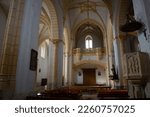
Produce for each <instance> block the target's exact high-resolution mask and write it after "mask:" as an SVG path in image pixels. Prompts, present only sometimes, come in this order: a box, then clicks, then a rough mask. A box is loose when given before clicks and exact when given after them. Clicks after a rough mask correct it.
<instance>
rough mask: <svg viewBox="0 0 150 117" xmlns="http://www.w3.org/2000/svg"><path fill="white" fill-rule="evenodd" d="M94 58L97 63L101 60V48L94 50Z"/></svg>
mask: <svg viewBox="0 0 150 117" xmlns="http://www.w3.org/2000/svg"><path fill="white" fill-rule="evenodd" d="M96 57H97V60H98V61H99V60H100V59H101V57H102V51H101V48H96Z"/></svg>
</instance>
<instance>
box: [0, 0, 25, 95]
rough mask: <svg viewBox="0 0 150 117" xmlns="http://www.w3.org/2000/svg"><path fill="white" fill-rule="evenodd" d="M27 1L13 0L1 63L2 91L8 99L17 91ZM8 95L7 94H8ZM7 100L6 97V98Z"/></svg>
mask: <svg viewBox="0 0 150 117" xmlns="http://www.w3.org/2000/svg"><path fill="white" fill-rule="evenodd" d="M24 2H25V0H11V3H10V8H9V14H8V18H7V24H6V30H5V34H4V43H3V45H2V57H1V63H0V86H1V87H0V89H2V90H7V91H4V95H6V97H7V98H11V97H12V96H13V95H11V94H12V93H13V92H14V90H15V81H16V79H15V77H16V68H17V59H18V51H19V40H20V30H21V23H22V19H23V9H24ZM6 93H7V94H6ZM4 98H5V96H4Z"/></svg>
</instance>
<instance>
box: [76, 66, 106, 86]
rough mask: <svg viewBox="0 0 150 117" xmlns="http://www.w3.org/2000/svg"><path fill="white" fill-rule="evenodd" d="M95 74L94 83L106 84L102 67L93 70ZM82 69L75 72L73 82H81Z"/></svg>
mask: <svg viewBox="0 0 150 117" xmlns="http://www.w3.org/2000/svg"><path fill="white" fill-rule="evenodd" d="M79 72H80V73H81V75H79ZM98 72H100V74H98ZM95 74H96V75H95V76H96V84H99V85H106V84H107V79H106V78H107V77H106V71H105V69H104V68H98V69H96V71H95ZM83 77H84V76H83V71H82V70H81V69H79V70H77V72H76V79H75V80H74V81H75V84H83Z"/></svg>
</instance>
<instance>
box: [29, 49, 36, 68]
mask: <svg viewBox="0 0 150 117" xmlns="http://www.w3.org/2000/svg"><path fill="white" fill-rule="evenodd" d="M37 57H38V52H37V51H36V50H34V49H31V55H30V70H32V71H36V70H37Z"/></svg>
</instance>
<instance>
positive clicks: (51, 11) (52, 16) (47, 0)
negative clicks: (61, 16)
mask: <svg viewBox="0 0 150 117" xmlns="http://www.w3.org/2000/svg"><path fill="white" fill-rule="evenodd" d="M43 2H45V4H46V5H47V6H48V11H49V16H50V19H51V25H52V26H51V30H52V38H53V39H58V38H59V32H58V17H57V14H56V10H55V7H54V5H53V3H52V2H51V0H43Z"/></svg>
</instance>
